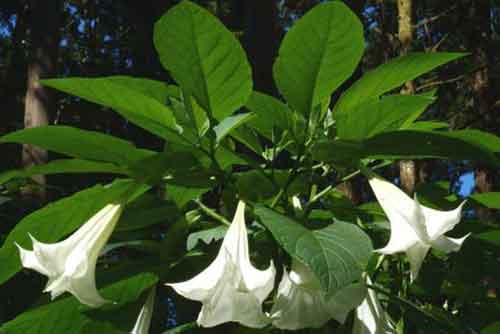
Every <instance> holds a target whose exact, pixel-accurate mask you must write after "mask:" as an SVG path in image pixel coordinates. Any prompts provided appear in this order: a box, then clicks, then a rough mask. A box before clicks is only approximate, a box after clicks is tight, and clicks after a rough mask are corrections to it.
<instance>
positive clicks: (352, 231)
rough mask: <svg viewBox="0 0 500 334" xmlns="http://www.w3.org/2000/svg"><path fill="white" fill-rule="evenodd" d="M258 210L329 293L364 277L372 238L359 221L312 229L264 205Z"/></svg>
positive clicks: (278, 238) (271, 228) (276, 237)
mask: <svg viewBox="0 0 500 334" xmlns="http://www.w3.org/2000/svg"><path fill="white" fill-rule="evenodd" d="M254 213H255V214H256V215H257V216H258V217H259V218H260V221H261V222H262V224H264V225H265V226H266V227H267V228H268V229H269V231H271V233H272V234H273V236H274V238H275V239H276V240H277V241H278V243H279V244H280V245H281V246H282V247H283V248H284V249H285V250H286V251H287V253H288V254H290V256H292V257H293V258H296V259H297V260H299V261H301V262H302V263H304V264H306V265H307V266H308V267H309V268H310V269H311V270H312V271H313V272H314V274H315V275H316V277H317V278H318V279H319V281H320V283H321V286H322V287H323V288H324V289H325V290H326V291H327V293H329V295H332V294H334V293H335V292H336V291H338V290H340V289H341V288H343V287H344V286H347V285H348V284H349V283H351V282H353V281H356V280H358V279H360V278H361V273H362V272H363V271H364V269H365V267H366V265H367V264H368V260H369V259H370V256H371V253H372V245H371V240H370V238H369V237H368V236H367V235H366V234H365V233H364V232H363V231H362V230H361V229H359V228H358V227H357V226H356V225H354V224H349V223H343V222H339V221H337V222H334V223H333V224H331V225H329V226H327V227H325V228H323V229H320V230H315V231H310V230H308V229H306V228H305V227H304V226H302V225H300V224H299V223H297V222H295V221H293V220H292V219H290V218H288V217H286V216H284V215H282V214H279V213H277V212H275V211H273V210H271V209H268V208H266V207H264V206H261V205H258V206H256V207H255V210H254Z"/></svg>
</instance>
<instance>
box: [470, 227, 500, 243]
mask: <svg viewBox="0 0 500 334" xmlns="http://www.w3.org/2000/svg"><path fill="white" fill-rule="evenodd" d="M474 237H475V238H478V239H481V240H484V241H487V242H489V243H491V244H493V245H496V246H499V247H500V229H499V230H490V231H486V232H482V233H477V234H474Z"/></svg>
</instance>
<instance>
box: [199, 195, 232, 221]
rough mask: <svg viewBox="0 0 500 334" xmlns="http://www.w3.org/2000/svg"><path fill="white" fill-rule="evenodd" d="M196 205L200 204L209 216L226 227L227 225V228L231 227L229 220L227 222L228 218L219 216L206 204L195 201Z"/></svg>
mask: <svg viewBox="0 0 500 334" xmlns="http://www.w3.org/2000/svg"><path fill="white" fill-rule="evenodd" d="M194 201H195V203H196V204H198V206H199V207H200V209H201V210H202V211H203V212H204V213H206V214H207V215H208V216H210V217H212V218H214V219H216V220H218V221H219V222H221V223H222V224H224V225H227V226H230V225H231V222H230V221H229V220H227V219H226V218H224V217H223V216H221V215H219V214H218V213H217V212H215V211H214V210H212V209H210V208H209V207H208V206H206V205H205V204H203V203H202V202H201V201H200V200H194Z"/></svg>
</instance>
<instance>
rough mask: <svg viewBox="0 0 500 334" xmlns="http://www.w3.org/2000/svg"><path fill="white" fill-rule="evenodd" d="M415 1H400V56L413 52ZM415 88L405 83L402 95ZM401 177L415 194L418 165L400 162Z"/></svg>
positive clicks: (411, 193)
mask: <svg viewBox="0 0 500 334" xmlns="http://www.w3.org/2000/svg"><path fill="white" fill-rule="evenodd" d="M413 6H414V4H413V1H412V0H398V39H399V42H400V44H401V48H400V54H401V55H405V54H407V53H408V52H409V51H410V50H411V44H412V41H413V21H414V19H413V16H414V11H413V8H414V7H413ZM414 92H415V86H414V83H413V81H408V82H406V83H405V86H404V88H403V89H402V90H401V93H402V94H413V93H414ZM399 177H400V179H401V188H402V189H403V190H404V191H405V192H406V193H407V194H408V195H410V196H412V195H413V193H414V192H415V186H416V184H417V164H416V162H415V161H413V160H401V161H399Z"/></svg>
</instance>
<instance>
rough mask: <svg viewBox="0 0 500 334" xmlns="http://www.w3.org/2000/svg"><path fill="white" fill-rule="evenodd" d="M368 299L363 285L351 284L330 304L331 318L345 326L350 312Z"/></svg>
mask: <svg viewBox="0 0 500 334" xmlns="http://www.w3.org/2000/svg"><path fill="white" fill-rule="evenodd" d="M365 297H366V287H365V285H364V284H362V283H354V284H350V285H348V286H346V287H344V288H342V289H341V290H340V291H339V292H337V293H336V294H335V295H334V296H333V297H332V298H331V299H330V300H329V301H328V302H327V309H328V312H329V313H330V316H331V317H332V318H333V319H335V320H337V321H338V322H340V323H341V324H343V323H344V322H345V319H346V318H347V315H348V314H349V312H351V311H352V310H353V309H355V308H356V307H357V306H358V305H359V304H361V302H362V301H363V299H364V298H365Z"/></svg>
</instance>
